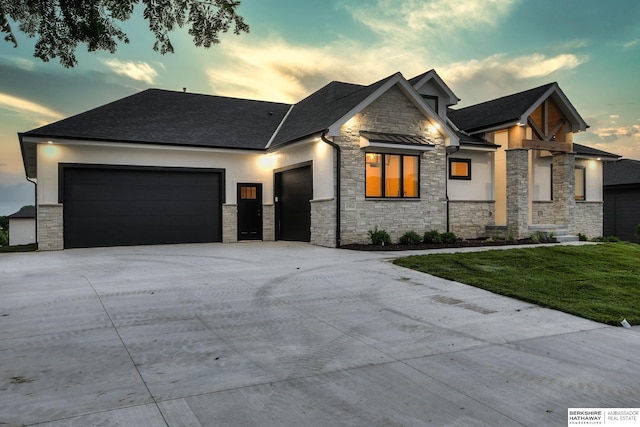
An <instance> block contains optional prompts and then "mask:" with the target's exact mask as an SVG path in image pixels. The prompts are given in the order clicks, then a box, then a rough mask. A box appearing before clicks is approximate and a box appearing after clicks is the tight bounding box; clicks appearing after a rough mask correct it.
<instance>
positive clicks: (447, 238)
mask: <svg viewBox="0 0 640 427" xmlns="http://www.w3.org/2000/svg"><path fill="white" fill-rule="evenodd" d="M440 239H441V240H442V243H456V242H457V241H458V240H460V239H458V236H456V234H455V233H452V232H450V231H447V232H446V233H442V234H441V235H440Z"/></svg>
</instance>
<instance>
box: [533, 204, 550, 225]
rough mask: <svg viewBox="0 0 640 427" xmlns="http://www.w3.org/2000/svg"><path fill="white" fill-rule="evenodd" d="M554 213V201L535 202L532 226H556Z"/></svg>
mask: <svg viewBox="0 0 640 427" xmlns="http://www.w3.org/2000/svg"><path fill="white" fill-rule="evenodd" d="M553 211H554V208H553V201H551V200H549V201H543V200H539V201H534V202H533V212H532V218H531V222H532V224H555V218H554V217H553V213H554V212H553Z"/></svg>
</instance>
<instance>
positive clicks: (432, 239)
mask: <svg viewBox="0 0 640 427" xmlns="http://www.w3.org/2000/svg"><path fill="white" fill-rule="evenodd" d="M422 241H423V242H424V243H442V237H441V236H440V233H439V232H438V230H429V231H427V232H426V233H424V236H423V237H422Z"/></svg>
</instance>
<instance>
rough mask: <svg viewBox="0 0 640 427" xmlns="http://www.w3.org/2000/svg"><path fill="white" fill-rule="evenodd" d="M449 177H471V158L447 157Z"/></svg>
mask: <svg viewBox="0 0 640 427" xmlns="http://www.w3.org/2000/svg"><path fill="white" fill-rule="evenodd" d="M449 178H450V179H471V159H449Z"/></svg>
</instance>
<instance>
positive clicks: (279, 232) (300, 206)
mask: <svg viewBox="0 0 640 427" xmlns="http://www.w3.org/2000/svg"><path fill="white" fill-rule="evenodd" d="M275 181H276V182H275V187H276V188H275V196H276V197H277V202H276V239H278V240H295V241H300V242H309V241H310V240H311V203H310V200H311V199H312V198H313V174H312V171H311V165H309V166H304V167H299V168H296V169H291V170H287V171H282V172H278V173H276V176H275Z"/></svg>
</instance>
